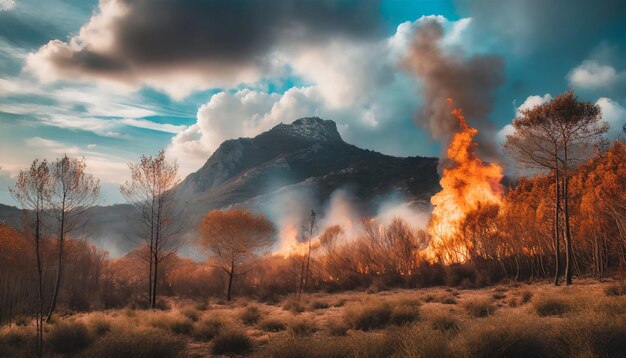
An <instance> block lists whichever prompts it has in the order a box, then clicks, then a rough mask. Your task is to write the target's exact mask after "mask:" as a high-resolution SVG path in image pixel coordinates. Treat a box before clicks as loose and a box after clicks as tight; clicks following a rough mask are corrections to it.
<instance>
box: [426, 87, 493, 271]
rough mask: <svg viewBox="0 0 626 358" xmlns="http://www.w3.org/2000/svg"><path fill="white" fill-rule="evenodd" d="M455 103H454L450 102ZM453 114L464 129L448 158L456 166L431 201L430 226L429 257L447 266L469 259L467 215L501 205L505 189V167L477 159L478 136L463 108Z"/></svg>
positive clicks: (455, 109) (457, 134) (448, 169)
mask: <svg viewBox="0 0 626 358" xmlns="http://www.w3.org/2000/svg"><path fill="white" fill-rule="evenodd" d="M448 102H449V103H450V104H452V100H451V99H448ZM452 115H453V116H454V118H456V120H457V121H458V122H459V127H460V130H459V131H458V132H457V133H455V134H454V136H453V137H452V141H451V142H450V145H449V146H448V150H447V153H448V158H449V159H450V160H451V161H452V162H453V166H451V167H449V168H446V169H444V170H443V176H442V177H441V180H440V181H439V183H440V184H441V188H442V189H441V191H440V192H439V193H437V194H435V195H434V196H433V197H432V198H431V199H430V202H431V203H432V204H433V205H434V209H433V212H432V216H431V219H430V222H429V226H428V233H429V234H430V237H431V241H430V245H429V247H428V249H427V251H426V257H427V258H429V259H430V260H432V261H436V260H442V261H443V262H444V263H454V262H463V261H465V260H467V259H468V254H469V252H468V248H469V245H470V243H468V242H464V240H463V239H462V238H461V237H459V236H460V235H458V227H459V225H460V224H461V222H462V221H463V219H464V218H465V215H466V214H467V213H468V212H470V211H472V210H474V209H476V208H478V205H479V203H482V204H498V205H499V204H501V203H502V195H503V188H502V185H501V184H500V180H501V179H502V176H503V175H502V167H501V166H500V165H498V164H496V163H485V162H483V161H482V160H480V158H478V157H477V156H476V153H475V149H476V146H477V143H476V142H474V140H473V137H474V136H475V135H476V133H478V130H477V129H476V128H472V127H470V126H469V125H468V124H467V122H466V121H465V117H464V116H463V113H462V111H461V109H458V108H454V109H453V110H452Z"/></svg>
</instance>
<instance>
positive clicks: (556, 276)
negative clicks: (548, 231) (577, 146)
mask: <svg viewBox="0 0 626 358" xmlns="http://www.w3.org/2000/svg"><path fill="white" fill-rule="evenodd" d="M557 165H558V163H557ZM554 176H555V181H554V184H555V186H556V188H555V190H554V193H555V205H554V259H555V260H554V265H555V266H556V268H555V274H554V285H555V286H558V285H559V274H560V262H559V261H560V260H559V256H560V251H561V250H560V245H559V226H560V225H559V207H560V205H561V200H560V198H561V196H560V193H559V169H558V168H557V169H556V170H555V171H554Z"/></svg>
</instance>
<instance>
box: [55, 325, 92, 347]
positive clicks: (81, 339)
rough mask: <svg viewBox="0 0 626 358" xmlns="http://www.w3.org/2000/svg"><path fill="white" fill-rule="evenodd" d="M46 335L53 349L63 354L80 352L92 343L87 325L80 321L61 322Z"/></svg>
mask: <svg viewBox="0 0 626 358" xmlns="http://www.w3.org/2000/svg"><path fill="white" fill-rule="evenodd" d="M46 337H47V342H48V344H49V345H50V347H51V348H52V351H53V352H55V353H61V354H71V353H75V352H78V351H80V350H82V349H84V348H86V347H87V346H88V345H89V343H90V337H89V332H88V331H87V327H86V326H85V325H84V324H82V323H79V322H59V323H57V324H55V325H54V326H52V328H51V329H50V332H49V333H48V334H47V335H46Z"/></svg>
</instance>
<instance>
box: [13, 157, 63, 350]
mask: <svg viewBox="0 0 626 358" xmlns="http://www.w3.org/2000/svg"><path fill="white" fill-rule="evenodd" d="M51 183H52V179H51V177H50V169H49V167H48V162H47V161H46V160H42V161H39V160H37V159H35V160H34V161H33V163H32V164H31V166H30V169H28V170H22V171H20V173H19V174H18V176H17V180H16V182H15V186H14V187H12V188H10V189H9V190H10V191H11V195H12V196H13V197H14V198H15V200H17V202H19V203H20V206H21V208H22V210H23V214H24V227H25V231H26V233H27V235H28V236H30V237H32V239H33V243H34V248H35V257H36V260H37V305H36V306H37V315H36V316H37V317H36V322H37V323H36V326H37V327H36V328H37V356H38V357H41V356H42V354H43V302H44V299H43V264H42V253H41V246H42V240H43V237H44V234H43V230H44V219H45V218H44V216H45V214H46V210H47V209H48V203H49V200H50V195H51V192H52V187H51ZM31 212H32V214H34V222H33V223H32V225H33V226H34V228H33V229H34V233H33V232H32V230H31V228H30V226H31V222H30V221H31V220H30V217H29V215H30V214H31Z"/></svg>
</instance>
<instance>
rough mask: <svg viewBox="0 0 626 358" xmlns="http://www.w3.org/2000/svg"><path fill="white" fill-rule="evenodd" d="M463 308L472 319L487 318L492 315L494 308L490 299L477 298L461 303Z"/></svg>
mask: <svg viewBox="0 0 626 358" xmlns="http://www.w3.org/2000/svg"><path fill="white" fill-rule="evenodd" d="M463 308H464V309H465V310H466V311H467V313H468V314H469V315H470V316H472V317H476V318H478V317H487V316H489V315H491V314H493V313H494V312H495V310H496V307H495V306H494V305H493V304H492V303H491V300H490V299H486V298H477V299H471V300H468V301H465V302H463Z"/></svg>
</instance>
